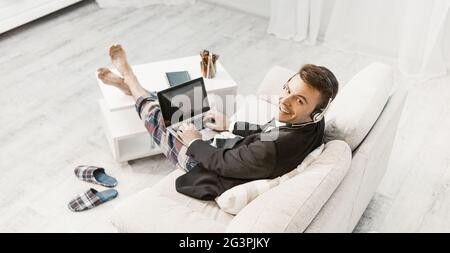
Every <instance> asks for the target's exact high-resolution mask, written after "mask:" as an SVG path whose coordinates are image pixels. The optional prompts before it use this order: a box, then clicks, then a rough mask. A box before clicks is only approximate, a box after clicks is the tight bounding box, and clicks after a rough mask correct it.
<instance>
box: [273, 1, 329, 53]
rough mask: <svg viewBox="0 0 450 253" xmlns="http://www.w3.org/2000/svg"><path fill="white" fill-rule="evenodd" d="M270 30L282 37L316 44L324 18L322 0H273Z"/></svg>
mask: <svg viewBox="0 0 450 253" xmlns="http://www.w3.org/2000/svg"><path fill="white" fill-rule="evenodd" d="M270 11H271V14H270V17H271V18H270V22H269V28H268V32H269V33H271V34H274V35H276V36H277V37H278V38H280V39H293V40H296V41H304V42H306V43H308V44H315V43H316V41H317V37H318V35H319V30H320V21H321V18H322V0H271V8H270Z"/></svg>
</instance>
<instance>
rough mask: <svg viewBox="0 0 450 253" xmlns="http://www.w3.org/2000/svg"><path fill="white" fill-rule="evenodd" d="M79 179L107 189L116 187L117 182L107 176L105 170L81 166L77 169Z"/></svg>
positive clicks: (76, 173)
mask: <svg viewBox="0 0 450 253" xmlns="http://www.w3.org/2000/svg"><path fill="white" fill-rule="evenodd" d="M75 175H76V176H77V177H78V179H80V180H82V181H86V182H89V183H94V184H99V185H102V186H105V187H114V186H116V185H117V180H116V179H115V178H113V177H111V176H109V175H107V174H106V172H105V169H104V168H100V167H96V166H86V165H81V166H78V167H76V168H75Z"/></svg>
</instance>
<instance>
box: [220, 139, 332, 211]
mask: <svg viewBox="0 0 450 253" xmlns="http://www.w3.org/2000/svg"><path fill="white" fill-rule="evenodd" d="M323 148H324V145H321V146H320V147H318V148H317V149H315V150H314V151H313V152H311V153H310V154H309V155H308V156H307V157H306V158H305V159H304V160H303V162H302V163H301V164H300V165H299V166H298V167H297V168H296V169H294V170H292V171H291V172H289V173H286V174H285V175H283V176H281V177H277V178H274V179H263V180H255V181H251V182H248V183H246V184H241V185H238V186H236V187H233V188H231V189H229V190H228V191H226V192H224V193H222V195H220V196H219V197H217V198H216V203H217V205H218V206H219V207H220V208H221V209H222V210H223V211H225V212H227V213H229V214H234V215H236V214H238V213H239V212H240V211H241V210H242V209H243V208H244V207H245V206H247V205H248V203H250V202H251V201H253V200H254V199H256V198H257V197H258V196H259V195H261V194H263V193H264V192H266V191H268V190H270V189H272V188H274V187H276V186H278V185H279V184H282V183H283V182H286V181H287V180H289V179H291V178H293V177H296V176H301V175H300V174H301V173H302V172H303V171H304V170H305V169H306V168H307V167H308V166H309V165H310V164H311V163H313V162H314V161H315V160H316V159H317V158H318V157H319V156H320V154H321V153H322V151H323Z"/></svg>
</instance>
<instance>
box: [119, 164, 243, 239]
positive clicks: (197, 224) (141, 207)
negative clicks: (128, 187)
mask: <svg viewBox="0 0 450 253" xmlns="http://www.w3.org/2000/svg"><path fill="white" fill-rule="evenodd" d="M183 173H184V171H182V170H181V169H177V170H175V171H174V172H172V173H170V174H169V175H167V176H166V177H164V178H163V179H162V180H161V181H160V182H158V183H157V184H156V185H155V186H153V187H152V188H147V189H145V190H143V191H141V192H138V193H136V194H134V195H133V196H131V197H129V198H128V199H126V200H124V201H123V202H122V203H121V204H120V205H118V206H117V207H116V209H115V210H114V212H113V215H112V217H111V222H112V223H113V225H114V226H115V227H116V228H117V229H118V230H119V231H120V232H133V233H140V232H145V233H149V232H150V233H153V232H154V233H163V232H180V233H181V232H183V233H184V232H190V233H192V232H224V231H225V228H226V226H227V225H228V223H229V222H230V221H231V220H232V219H233V218H234V216H233V215H230V214H227V213H225V212H223V211H222V210H221V209H220V208H219V207H218V206H217V205H216V203H215V202H214V201H202V200H198V199H194V198H191V197H189V196H186V195H183V194H181V193H178V192H177V191H176V189H175V180H176V178H178V177H179V176H181V175H182V174H183Z"/></svg>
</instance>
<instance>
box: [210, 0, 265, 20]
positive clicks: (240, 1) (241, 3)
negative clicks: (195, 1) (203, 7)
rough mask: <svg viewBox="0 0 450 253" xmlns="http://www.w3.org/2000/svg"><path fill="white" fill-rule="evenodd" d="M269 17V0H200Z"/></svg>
mask: <svg viewBox="0 0 450 253" xmlns="http://www.w3.org/2000/svg"><path fill="white" fill-rule="evenodd" d="M202 1H205V2H210V3H214V4H218V5H223V6H227V7H230V8H234V9H238V10H241V11H245V12H248V13H251V14H255V15H258V16H261V17H265V18H269V16H270V0H202Z"/></svg>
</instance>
